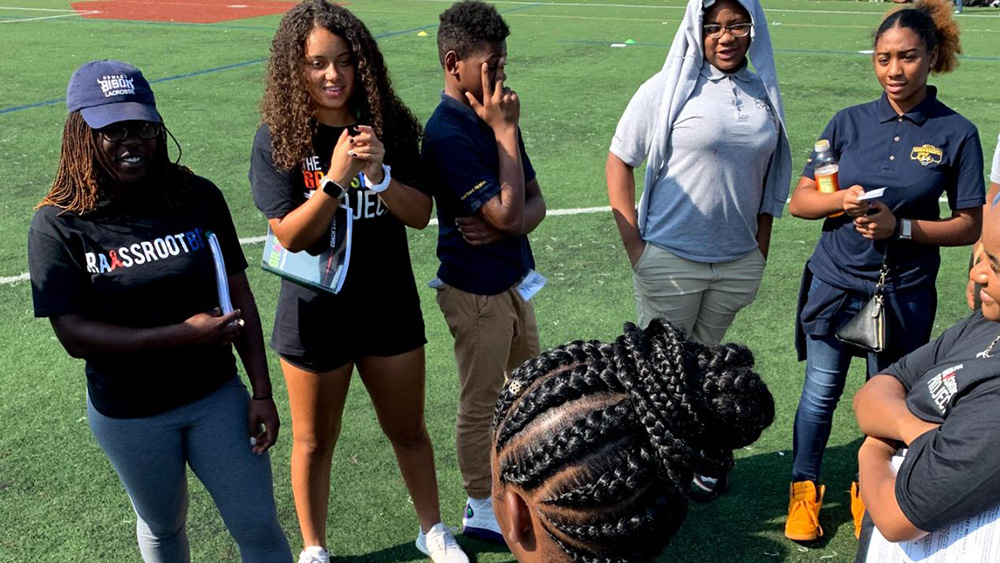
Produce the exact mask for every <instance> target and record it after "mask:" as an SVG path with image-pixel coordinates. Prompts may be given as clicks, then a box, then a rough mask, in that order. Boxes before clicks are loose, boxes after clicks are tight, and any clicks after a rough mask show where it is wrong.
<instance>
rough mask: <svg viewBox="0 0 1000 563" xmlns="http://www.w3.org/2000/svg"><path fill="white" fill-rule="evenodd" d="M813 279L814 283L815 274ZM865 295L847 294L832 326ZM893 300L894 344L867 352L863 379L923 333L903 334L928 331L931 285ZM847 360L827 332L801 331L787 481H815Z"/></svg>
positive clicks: (932, 305)
mask: <svg viewBox="0 0 1000 563" xmlns="http://www.w3.org/2000/svg"><path fill="white" fill-rule="evenodd" d="M813 283H814V284H816V283H817V282H816V281H815V279H814V282H813ZM868 299H869V297H868V296H866V295H862V294H857V293H849V294H848V295H847V297H845V300H844V304H843V305H842V306H841V308H840V309H839V311H838V312H837V315H836V318H835V319H834V322H833V326H841V325H842V324H843V323H844V322H846V321H847V320H849V319H850V318H851V317H853V316H854V315H855V314H856V313H857V312H858V311H860V310H861V308H862V307H864V305H865V303H867V302H868ZM897 301H898V303H899V310H898V311H892V310H890V311H889V313H890V317H892V316H893V315H896V314H899V315H900V316H901V318H897V319H895V321H894V322H893V323H892V326H890V334H889V339H890V340H891V341H894V344H895V347H894V348H893V349H891V350H889V351H886V352H881V353H877V354H876V353H869V354H868V357H867V358H866V360H867V364H868V366H867V367H868V377H869V378H870V377H872V376H873V375H876V374H878V373H880V372H881V371H882V370H884V369H885V368H887V367H889V366H890V365H891V364H893V363H894V362H896V360H898V359H899V358H901V357H903V356H904V355H906V354H908V353H910V352H912V351H913V350H915V349H916V348H918V347H919V346H921V345H922V344H925V343H926V342H927V339H926V338H924V337H920V338H917V339H911V338H908V336H911V335H917V334H919V335H925V334H926V335H928V336H929V328H930V325H931V324H933V322H934V309H935V308H936V305H937V294H936V293H935V289H934V288H933V287H931V288H918V289H914V290H911V291H907V292H905V293H903V294H901V295H898V296H897ZM893 334H895V335H896V336H893ZM920 340H923V341H922V342H921V341H920ZM851 359H852V355H851V351H850V350H849V349H848V348H847V347H845V346H844V345H843V344H842V343H841V342H840V341H839V340H837V337H836V336H834V335H833V334H827V335H817V336H813V335H809V334H807V335H806V380H805V383H804V384H803V386H802V397H801V398H800V399H799V407H798V410H796V412H795V430H794V437H793V446H792V456H793V465H792V481H796V482H797V481H815V482H817V483H818V482H819V477H820V468H821V466H822V464H823V451H824V450H825V449H826V444H827V442H828V441H829V439H830V431H831V429H832V427H833V412H834V411H835V410H836V408H837V403H838V402H839V401H840V395H841V394H842V393H843V392H844V384H845V383H846V381H847V370H848V368H850V366H851Z"/></svg>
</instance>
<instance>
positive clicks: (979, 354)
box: [976, 350, 990, 358]
mask: <svg viewBox="0 0 1000 563" xmlns="http://www.w3.org/2000/svg"><path fill="white" fill-rule="evenodd" d="M988 352H989V350H983V351H982V352H980V353H978V354H976V358H989V357H990V355H989V353H988Z"/></svg>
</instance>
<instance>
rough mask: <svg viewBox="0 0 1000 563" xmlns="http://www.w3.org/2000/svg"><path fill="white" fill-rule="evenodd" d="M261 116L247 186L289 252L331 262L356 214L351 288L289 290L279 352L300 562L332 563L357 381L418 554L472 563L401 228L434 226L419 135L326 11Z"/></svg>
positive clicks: (277, 50)
mask: <svg viewBox="0 0 1000 563" xmlns="http://www.w3.org/2000/svg"><path fill="white" fill-rule="evenodd" d="M261 117H262V121H263V124H262V125H261V127H260V130H259V131H258V132H257V136H256V137H255V139H254V143H253V154H252V156H251V164H250V182H251V185H252V187H253V194H254V201H255V203H256V205H257V207H258V208H259V209H260V210H261V211H262V212H263V213H264V215H266V216H267V218H268V223H269V225H270V228H271V230H272V231H273V232H274V234H275V236H276V237H277V239H278V240H279V241H280V242H281V244H282V246H284V247H285V248H286V249H288V250H290V251H300V250H306V249H308V250H319V251H322V250H323V248H324V247H328V246H329V244H330V234H329V233H330V227H331V221H332V220H333V217H334V214H335V213H336V211H337V209H338V207H339V206H340V205H348V206H349V207H350V211H349V212H350V213H353V219H354V227H353V229H354V230H353V237H352V243H351V244H352V246H351V248H350V249H349V251H350V252H351V259H350V260H351V262H350V270H349V273H348V275H347V278H346V280H345V281H344V285H343V287H342V289H341V290H340V291H339V293H335V294H334V293H328V292H324V291H319V290H316V289H313V288H310V287H306V286H303V285H298V284H296V283H294V282H292V281H289V280H287V279H283V280H282V282H281V294H280V297H279V298H278V310H277V313H276V316H275V323H274V332H273V334H272V337H271V346H272V347H273V348H274V349H275V351H277V352H278V354H279V355H280V356H281V367H282V371H283V372H284V376H285V382H286V384H287V386H288V396H289V401H290V403H291V411H292V437H293V445H292V491H293V493H294V495H295V506H296V511H297V512H298V516H299V525H300V526H301V529H302V536H303V540H304V545H305V548H304V549H303V551H302V554H301V556H300V558H299V561H300V563H326V562H327V561H329V553H328V551H327V549H326V520H327V507H328V503H329V495H330V464H331V460H332V457H333V451H334V447H335V445H336V443H337V437H338V435H339V433H340V426H341V419H342V415H343V411H344V402H345V400H346V398H347V391H348V387H349V385H350V381H351V374H352V372H353V370H354V368H355V366H356V367H357V368H358V372H359V373H360V375H361V381H362V383H364V385H365V387H366V389H367V390H368V394H369V395H370V396H371V399H372V403H373V404H374V407H375V413H376V415H377V416H378V420H379V423H380V424H381V426H382V430H383V431H384V432H385V434H386V436H387V437H388V438H389V441H390V442H391V443H392V447H393V449H394V451H395V453H396V459H397V461H398V463H399V468H400V470H401V472H402V474H403V480H404V481H405V482H406V486H407V489H409V492H410V496H411V497H412V499H413V505H414V508H415V509H416V512H417V516H418V518H419V520H420V532H419V535H418V536H417V540H416V545H417V547H418V548H419V549H420V550H421V551H422V552H424V553H425V554H428V555H430V556H431V558H432V559H433V560H434V561H435V562H437V563H445V562H454V563H466V562H467V561H468V559H467V558H466V556H465V554H464V553H463V552H462V550H461V548H460V547H459V546H458V544H457V543H456V542H455V539H454V538H453V537H452V535H451V532H449V531H448V529H447V528H446V527H445V526H444V525H443V524H442V523H441V516H440V509H439V507H438V492H437V491H438V487H437V477H436V475H435V470H434V453H433V449H432V447H431V442H430V438H429V436H428V434H427V429H426V427H425V424H424V377H425V372H424V344H425V343H426V340H425V338H424V324H423V316H422V314H421V311H420V300H419V298H418V296H417V289H416V284H415V282H414V279H413V272H412V269H411V266H410V256H409V250H408V248H407V240H406V229H405V227H406V226H410V227H414V228H418V229H419V228H423V227H424V226H426V225H427V223H428V220H429V218H430V211H431V199H430V197H429V196H427V195H424V194H423V193H422V192H421V191H419V190H418V189H417V187H419V186H420V185H421V169H420V154H419V148H418V146H419V145H418V143H419V137H420V134H421V129H420V125H419V124H418V123H417V120H416V119H415V118H414V117H413V115H412V114H411V113H410V111H409V110H408V109H407V108H406V106H404V105H403V103H402V102H401V101H400V100H399V98H398V97H397V96H396V94H395V92H394V91H393V88H392V84H391V82H390V80H389V74H388V71H387V70H386V66H385V61H384V60H383V58H382V54H381V53H380V52H379V49H378V45H377V44H376V43H375V39H374V38H373V37H372V35H371V33H370V32H369V31H368V29H367V28H366V27H365V25H364V24H363V23H362V22H361V21H360V20H358V19H357V18H356V17H355V16H354V15H353V14H351V12H349V11H348V10H346V9H345V8H342V7H340V6H336V5H334V4H332V3H329V2H327V1H325V0H309V1H307V2H303V3H302V4H299V5H298V6H296V7H295V8H293V9H292V10H290V11H289V12H288V13H287V14H286V15H285V17H284V19H282V21H281V24H280V26H279V27H278V31H277V33H276V34H275V36H274V41H273V45H272V52H271V59H270V63H269V65H268V69H267V83H266V86H265V92H264V98H263V101H262V102H261ZM390 165H391V168H390Z"/></svg>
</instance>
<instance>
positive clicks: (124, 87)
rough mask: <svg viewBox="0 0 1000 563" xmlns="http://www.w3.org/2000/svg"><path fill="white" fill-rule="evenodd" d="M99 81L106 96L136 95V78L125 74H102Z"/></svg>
mask: <svg viewBox="0 0 1000 563" xmlns="http://www.w3.org/2000/svg"><path fill="white" fill-rule="evenodd" d="M97 83H98V84H99V85H100V86H101V92H104V97H105V98H111V97H114V96H134V95H135V84H134V80H133V79H132V78H129V77H128V76H126V75H124V74H114V75H110V76H102V77H101V78H98V79H97Z"/></svg>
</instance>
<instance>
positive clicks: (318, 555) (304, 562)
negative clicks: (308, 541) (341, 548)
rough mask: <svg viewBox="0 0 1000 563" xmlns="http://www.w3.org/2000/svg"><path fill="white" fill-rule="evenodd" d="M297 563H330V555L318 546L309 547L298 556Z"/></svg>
mask: <svg viewBox="0 0 1000 563" xmlns="http://www.w3.org/2000/svg"><path fill="white" fill-rule="evenodd" d="M299 563H330V553H329V552H327V551H326V550H325V549H323V548H322V547H320V546H318V545H310V546H309V547H307V548H305V549H303V550H302V553H300V554H299Z"/></svg>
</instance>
